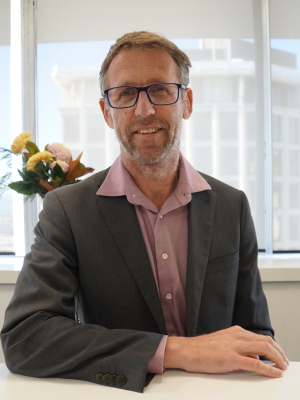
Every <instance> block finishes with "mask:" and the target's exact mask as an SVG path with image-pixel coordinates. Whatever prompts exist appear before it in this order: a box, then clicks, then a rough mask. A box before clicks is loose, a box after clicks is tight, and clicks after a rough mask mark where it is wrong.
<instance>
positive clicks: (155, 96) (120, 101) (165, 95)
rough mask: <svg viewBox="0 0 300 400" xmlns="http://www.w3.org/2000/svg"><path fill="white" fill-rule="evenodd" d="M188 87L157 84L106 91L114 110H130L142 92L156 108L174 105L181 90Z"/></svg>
mask: <svg viewBox="0 0 300 400" xmlns="http://www.w3.org/2000/svg"><path fill="white" fill-rule="evenodd" d="M186 88H187V86H184V85H181V84H180V83H156V84H155V85H150V86H144V87H135V86H118V87H114V88H110V89H107V90H104V94H105V95H106V96H107V100H108V103H109V105H110V106H111V107H112V108H130V107H133V106H135V105H136V103H137V101H138V99H139V94H140V92H146V93H147V97H148V99H149V101H150V103H152V104H154V105H155V106H168V105H170V104H174V103H176V102H177V101H178V98H179V89H186Z"/></svg>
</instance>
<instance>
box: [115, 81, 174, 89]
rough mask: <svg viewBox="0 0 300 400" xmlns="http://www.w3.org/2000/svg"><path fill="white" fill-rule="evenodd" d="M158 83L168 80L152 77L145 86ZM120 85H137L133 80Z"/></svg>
mask: <svg viewBox="0 0 300 400" xmlns="http://www.w3.org/2000/svg"><path fill="white" fill-rule="evenodd" d="M156 83H167V82H166V81H164V80H162V79H151V80H150V81H149V82H148V84H146V85H144V86H149V85H155V84H156ZM169 83H173V82H169ZM118 86H136V85H135V84H134V83H132V81H124V82H123V83H122V84H119V85H118ZM118 86H114V87H118ZM144 86H141V87H144Z"/></svg>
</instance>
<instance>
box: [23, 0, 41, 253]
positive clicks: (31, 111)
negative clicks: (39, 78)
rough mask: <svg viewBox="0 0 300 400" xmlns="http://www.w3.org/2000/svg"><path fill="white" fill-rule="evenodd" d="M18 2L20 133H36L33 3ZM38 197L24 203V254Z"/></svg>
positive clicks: (34, 136)
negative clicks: (19, 20)
mask: <svg viewBox="0 0 300 400" xmlns="http://www.w3.org/2000/svg"><path fill="white" fill-rule="evenodd" d="M20 1H21V65H22V130H23V131H29V132H31V134H32V137H31V140H32V141H33V142H35V143H36V142H37V132H36V126H37V124H36V0H20ZM37 197H38V196H35V199H34V200H33V201H32V202H30V201H28V202H26V203H25V204H24V231H25V232H24V234H25V253H27V252H29V251H30V247H31V245H32V243H33V241H34V233H33V228H34V227H35V225H36V223H37V221H38V198H37Z"/></svg>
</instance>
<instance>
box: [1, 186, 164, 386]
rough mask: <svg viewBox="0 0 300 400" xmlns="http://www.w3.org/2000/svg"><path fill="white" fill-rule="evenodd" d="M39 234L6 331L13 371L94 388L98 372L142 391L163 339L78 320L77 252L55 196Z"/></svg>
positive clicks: (46, 203) (3, 338)
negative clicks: (75, 381) (85, 383)
mask: <svg viewBox="0 0 300 400" xmlns="http://www.w3.org/2000/svg"><path fill="white" fill-rule="evenodd" d="M35 235H36V239H35V243H34V245H33V246H32V251H31V253H29V254H27V256H26V257H25V260H24V266H23V268H22V271H21V272H20V275H19V278H18V281H17V284H16V288H15V293H14V296H13V298H12V300H11V303H10V304H9V306H8V308H7V311H6V316H5V322H4V326H3V329H2V332H1V341H2V346H3V350H4V354H5V361H6V364H7V366H8V368H9V369H10V371H12V372H15V373H18V374H22V375H28V376H34V377H46V376H51V377H60V378H71V379H81V380H86V381H90V382H94V383H100V382H98V381H97V379H96V375H97V374H98V373H102V374H110V375H117V376H124V377H125V380H126V382H125V384H124V385H123V386H121V385H115V384H113V383H112V384H110V385H111V386H115V387H122V388H124V389H127V390H134V391H137V392H142V391H143V388H144V384H145V378H146V372H147V364H148V361H149V360H150V358H151V357H152V355H153V354H154V352H155V351H156V349H157V347H158V345H159V343H160V341H161V339H162V337H163V335H161V334H156V333H149V332H140V331H134V330H127V329H111V330H108V329H106V328H105V327H102V326H98V325H92V324H78V323H77V322H76V321H75V319H74V315H75V306H74V296H75V294H76V293H77V291H78V289H79V283H80V282H79V277H78V273H79V272H78V271H79V270H78V258H77V248H76V243H75V238H74V237H73V234H72V231H71V228H70V226H69V222H68V220H67V218H66V215H65V213H64V210H63V208H62V207H61V205H60V202H59V200H58V198H57V196H56V195H55V193H49V194H47V196H46V198H45V201H44V209H43V211H42V213H41V214H40V222H39V223H38V224H37V226H36V228H35ZM95 307H97V305H95Z"/></svg>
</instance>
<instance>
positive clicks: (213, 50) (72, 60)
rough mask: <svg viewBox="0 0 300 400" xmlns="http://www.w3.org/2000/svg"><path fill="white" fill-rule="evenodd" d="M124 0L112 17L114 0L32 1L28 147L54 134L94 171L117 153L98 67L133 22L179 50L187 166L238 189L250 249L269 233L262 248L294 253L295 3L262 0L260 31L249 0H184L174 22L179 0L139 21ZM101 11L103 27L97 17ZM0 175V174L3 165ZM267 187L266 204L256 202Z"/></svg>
mask: <svg viewBox="0 0 300 400" xmlns="http://www.w3.org/2000/svg"><path fill="white" fill-rule="evenodd" d="M132 1H133V4H132V7H131V10H130V13H131V18H129V19H128V18H124V15H125V16H126V15H127V13H128V9H127V7H126V5H125V3H124V2H122V1H121V0H116V1H115V2H113V3H109V2H99V1H98V0H85V1H83V0H65V1H63V2H60V1H58V0H52V1H51V2H49V1H47V0H37V7H38V14H37V100H36V102H37V122H38V123H37V127H38V129H37V144H38V146H39V147H40V148H43V147H44V146H45V145H46V144H47V143H49V142H62V143H64V144H65V145H66V146H68V147H69V148H70V149H71V151H72V154H73V157H77V156H78V154H79V153H80V152H81V151H83V157H82V162H83V163H84V164H85V165H88V166H91V167H93V168H95V169H96V171H99V170H101V169H104V168H106V167H108V166H109V165H111V164H112V162H113V161H114V160H115V158H116V157H117V155H118V154H119V143H118V141H117V139H116V137H115V134H114V132H113V130H111V129H110V128H109V127H108V126H107V125H106V124H105V122H104V120H103V117H102V115H101V111H100V108H99V105H98V101H99V97H100V91H99V83H98V77H99V75H98V74H99V70H100V66H101V63H102V61H103V59H104V57H105V56H106V54H107V52H108V51H109V48H110V46H111V44H112V43H114V41H115V39H116V38H118V37H120V36H121V35H122V34H123V33H125V32H129V31H132V30H142V29H143V30H145V29H146V30H150V31H154V32H160V33H162V34H164V35H165V36H166V37H167V38H169V39H171V40H173V41H174V42H175V43H176V44H177V45H178V46H179V47H180V48H181V49H182V50H183V51H185V52H186V53H187V54H188V56H189V57H190V60H191V62H192V66H193V67H192V69H191V72H190V86H191V88H192V89H193V90H194V111H193V115H192V117H191V118H190V119H189V120H187V121H184V123H183V132H182V141H181V146H182V152H183V154H184V155H185V156H186V157H187V159H188V160H189V161H190V162H191V163H192V164H193V165H194V167H195V168H196V169H198V170H199V171H202V172H204V173H207V174H210V175H212V176H214V177H216V178H217V179H220V180H222V181H224V182H226V183H228V184H230V185H232V186H234V187H236V188H239V189H241V190H243V191H245V192H246V194H247V196H248V198H249V201H250V207H251V212H252V215H253V218H254V223H255V226H256V231H257V236H258V243H259V248H260V249H264V248H265V247H266V242H265V237H266V232H268V230H269V233H270V235H269V236H270V238H271V237H273V243H272V246H273V249H274V250H277V251H279V250H285V251H288V250H300V240H299V239H297V238H299V236H297V235H299V232H298V230H297V228H296V227H295V224H297V223H298V222H299V216H300V204H299V201H300V200H299V199H300V192H299V190H300V189H299V188H300V127H299V119H300V112H299V109H300V83H299V82H300V80H299V73H300V71H299V70H300V34H299V31H297V29H298V28H297V26H298V20H297V19H295V18H296V17H295V16H296V15H299V14H300V4H299V3H298V2H297V1H295V0H286V1H285V2H282V1H280V0H273V1H272V2H269V4H270V32H267V31H264V30H263V33H261V30H260V29H258V28H257V26H258V24H259V20H260V19H261V18H263V17H262V11H261V5H260V3H259V2H253V1H252V0H242V1H241V0H226V1H223V2H219V3H218V7H217V8H216V7H215V6H214V4H215V3H214V2H211V1H209V0H203V1H201V2H196V1H191V2H189V1H188V3H189V4H188V6H187V7H186V8H185V18H184V21H183V20H182V2H176V1H175V2H174V4H173V8H172V18H170V19H168V20H166V19H165V17H164V15H166V14H168V13H170V9H169V7H168V2H160V1H158V0H153V1H154V3H153V6H152V7H151V9H149V10H147V17H143V15H144V13H143V11H144V10H143V4H142V3H141V2H139V1H138V0H132ZM9 8H10V2H9V1H8V0H3V1H2V2H1V6H0V31H1V36H0V41H1V42H0V60H1V67H2V71H1V74H0V85H1V91H0V105H1V107H0V117H1V126H0V130H1V138H0V140H1V142H0V146H2V147H9V145H10V142H11V140H10V138H9V136H8V135H7V134H6V132H9V131H10V130H12V136H13V137H14V136H16V132H13V129H12V127H11V126H10V124H11V122H10V102H9V101H7V99H8V98H9V96H10V93H11V92H12V88H10V71H11V68H12V65H10V39H9V31H10V27H9V26H8V24H7V21H9ZM157 9H160V13H159V15H158V14H157V11H156V10H157ZM112 11H113V12H114V19H115V20H114V24H111V22H110V21H109V19H105V18H103V17H102V16H103V15H110V14H111V13H112ZM283 11H284V12H283ZM135 17H136V18H135ZM266 18H267V17H266ZM5 21H6V23H5ZM53 21H55V24H53V23H52V22H53ZM99 21H101V23H99ZM176 21H180V23H179V24H178V23H176ZM263 22H264V20H263ZM268 33H269V34H270V37H271V40H270V47H269V49H270V55H271V84H272V90H271V93H270V94H271V96H272V97H271V98H272V110H271V113H270V111H269V109H268V107H266V104H265V102H266V96H265V94H266V92H265V90H266V89H265V85H264V82H265V81H264V80H267V79H268V76H265V75H264V72H263V63H264V62H265V61H264V57H263V53H262V51H263V50H262V48H263V47H262V43H263V38H265V37H267V34H268ZM269 78H270V76H269ZM269 117H270V118H269ZM268 118H269V119H270V120H271V121H272V176H273V182H272V185H270V189H268V187H267V186H268V185H266V181H265V176H267V175H268V174H266V170H265V168H269V167H266V164H265V148H266V145H268V146H269V149H271V146H270V145H271V143H270V140H269V139H270V138H267V136H265V135H266V129H265V121H266V120H268ZM2 132H3V133H2ZM268 141H269V142H268ZM270 168H271V167H270ZM0 171H1V175H2V174H3V163H1V164H0ZM269 172H271V169H270V171H269ZM271 187H273V192H272V195H273V199H272V200H273V201H272V204H273V205H272V204H271V202H270V203H266V201H267V199H268V196H266V194H267V193H268V192H267V191H268V190H269V191H270V192H271ZM266 204H267V205H266ZM0 205H1V211H0V222H1V224H0V239H1V242H0V243H1V244H0V246H2V247H0V252H1V251H2V252H4V251H7V252H10V251H14V248H15V246H14V235H15V234H14V233H13V232H14V231H13V225H14V222H13V219H14V221H17V219H18V218H17V217H16V215H15V211H14V210H15V208H14V207H15V206H14V201H13V200H12V194H11V193H10V192H8V193H7V194H5V195H3V196H2V198H1V199H0ZM266 207H267V210H268V212H270V213H272V214H273V233H272V232H271V229H269V227H267V226H266V225H265V210H266ZM297 218H298V219H297ZM292 221H296V222H292ZM293 238H294V239H293ZM270 241H271V239H270Z"/></svg>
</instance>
